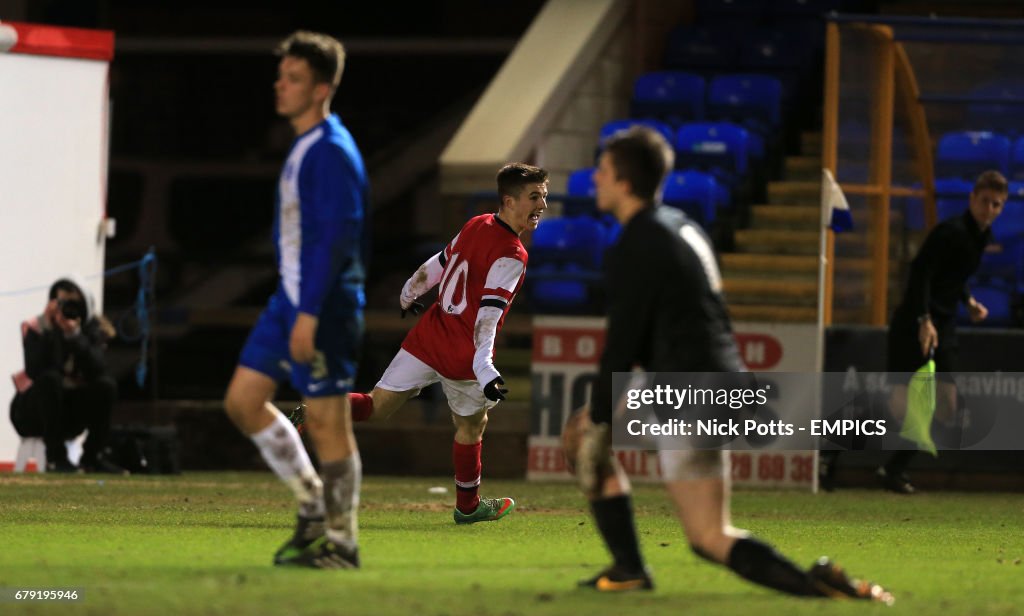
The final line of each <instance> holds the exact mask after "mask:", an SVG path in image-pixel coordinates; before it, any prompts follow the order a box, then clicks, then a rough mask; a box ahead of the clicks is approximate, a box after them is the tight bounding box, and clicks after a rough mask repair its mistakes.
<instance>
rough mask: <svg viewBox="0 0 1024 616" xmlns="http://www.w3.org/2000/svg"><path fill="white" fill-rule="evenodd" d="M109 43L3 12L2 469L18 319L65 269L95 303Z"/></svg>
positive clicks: (8, 455) (10, 452)
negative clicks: (78, 278)
mask: <svg viewBox="0 0 1024 616" xmlns="http://www.w3.org/2000/svg"><path fill="white" fill-rule="evenodd" d="M2 17H3V16H2V15H0V18H2ZM113 52H114V34H113V32H108V31H100V30H82V29H77V28H57V27H52V26H42V25H35V24H24V23H14V22H0V263H2V264H3V265H2V274H0V410H2V418H0V470H8V469H10V468H12V467H13V463H14V457H15V452H16V451H17V448H18V442H19V438H18V436H17V434H16V433H15V432H14V428H13V426H11V424H10V421H9V420H8V409H9V404H10V400H11V398H12V397H13V395H14V386H13V383H12V381H11V378H10V375H12V374H13V373H15V372H17V371H19V370H21V369H22V366H23V358H22V349H21V331H20V323H21V321H23V320H24V319H26V318H28V317H29V316H31V315H33V314H39V313H40V312H42V309H43V307H44V305H45V304H46V293H47V290H48V289H49V286H50V284H51V283H52V282H53V281H54V280H56V279H57V278H60V277H61V276H64V275H67V274H69V273H79V274H82V275H83V276H84V277H85V278H86V280H87V283H88V284H89V287H90V290H91V291H92V292H93V294H94V295H95V297H96V298H97V300H98V305H97V308H98V309H102V298H103V278H102V276H101V275H99V274H101V273H102V271H103V253H104V244H105V241H106V228H107V225H106V220H105V219H106V192H107V191H106V187H107V150H108V132H109V131H108V117H109V92H108V90H109V88H108V83H109V79H108V67H109V61H110V59H111V58H112V57H113Z"/></svg>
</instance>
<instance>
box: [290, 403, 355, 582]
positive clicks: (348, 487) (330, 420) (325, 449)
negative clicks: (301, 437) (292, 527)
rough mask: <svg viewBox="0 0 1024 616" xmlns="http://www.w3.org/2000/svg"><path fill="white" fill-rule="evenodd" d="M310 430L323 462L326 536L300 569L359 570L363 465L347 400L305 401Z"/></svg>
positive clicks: (311, 549) (310, 549)
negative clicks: (306, 567)
mask: <svg viewBox="0 0 1024 616" xmlns="http://www.w3.org/2000/svg"><path fill="white" fill-rule="evenodd" d="M305 403H306V424H305V425H306V428H307V430H308V431H309V438H310V440H311V441H312V442H313V446H314V447H315V448H316V452H317V457H318V458H319V459H320V478H321V480H322V481H323V500H324V508H325V511H326V521H325V526H326V528H325V530H324V537H321V538H320V539H318V540H317V541H315V542H313V543H312V544H311V545H309V546H308V547H307V548H306V549H305V550H304V551H303V553H302V554H301V555H300V556H299V557H298V559H297V562H298V564H301V565H305V566H310V567H316V568H320V569H350V568H354V567H358V566H359V550H358V528H359V523H358V510H359V488H360V484H361V482H362V473H363V469H362V462H361V461H360V459H359V449H358V448H357V446H356V439H355V435H353V433H352V417H351V408H350V407H349V401H348V396H347V395H340V396H325V397H322V398H307V399H306V402H305Z"/></svg>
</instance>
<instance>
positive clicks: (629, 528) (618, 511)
mask: <svg viewBox="0 0 1024 616" xmlns="http://www.w3.org/2000/svg"><path fill="white" fill-rule="evenodd" d="M590 509H591V511H593V513H594V522H595V523H597V530H598V532H600V533H601V537H602V538H603V539H604V543H605V545H606V546H608V551H609V552H611V553H612V558H614V559H615V564H616V565H619V566H621V567H624V568H626V569H628V570H629V571H643V568H644V559H643V556H641V555H640V543H639V542H638V541H637V536H636V525H635V524H634V523H633V501H632V498H631V497H630V495H629V494H623V495H621V496H613V497H611V498H602V499H599V500H595V501H591V503H590Z"/></svg>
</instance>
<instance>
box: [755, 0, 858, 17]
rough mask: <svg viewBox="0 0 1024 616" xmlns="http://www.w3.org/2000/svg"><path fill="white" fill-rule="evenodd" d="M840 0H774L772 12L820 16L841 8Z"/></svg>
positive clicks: (787, 14)
mask: <svg viewBox="0 0 1024 616" xmlns="http://www.w3.org/2000/svg"><path fill="white" fill-rule="evenodd" d="M840 4H841V3H840V1H839V0H773V1H772V3H771V9H770V10H771V12H772V13H773V14H775V15H776V16H790V17H809V16H820V15H824V14H825V13H828V12H829V11H838V10H839V9H840Z"/></svg>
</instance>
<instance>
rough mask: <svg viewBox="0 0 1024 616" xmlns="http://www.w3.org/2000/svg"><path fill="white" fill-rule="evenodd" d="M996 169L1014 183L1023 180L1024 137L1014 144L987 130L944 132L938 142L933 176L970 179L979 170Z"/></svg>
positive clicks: (977, 173)
mask: <svg viewBox="0 0 1024 616" xmlns="http://www.w3.org/2000/svg"><path fill="white" fill-rule="evenodd" d="M988 169H996V170H997V171H1000V172H1002V173H1003V175H1006V176H1007V177H1009V178H1011V179H1014V180H1024V137H1019V138H1017V139H1016V140H1015V141H1012V142H1011V140H1010V138H1009V137H1007V136H1006V135H1002V134H999V133H994V132H991V131H962V132H954V133H947V134H945V135H943V136H942V138H941V139H939V145H938V151H937V152H936V156H935V174H936V175H937V176H939V177H958V178H964V179H967V180H974V178H976V177H977V176H978V175H979V174H980V173H981V172H982V171H986V170H988Z"/></svg>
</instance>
